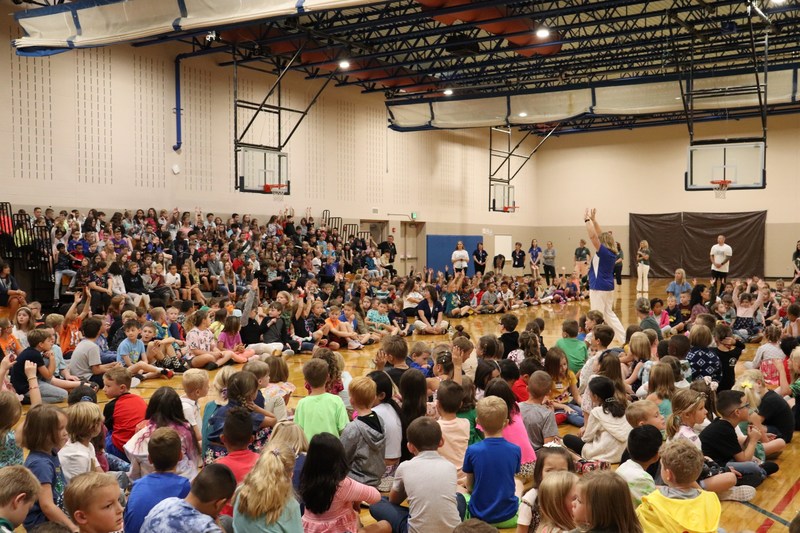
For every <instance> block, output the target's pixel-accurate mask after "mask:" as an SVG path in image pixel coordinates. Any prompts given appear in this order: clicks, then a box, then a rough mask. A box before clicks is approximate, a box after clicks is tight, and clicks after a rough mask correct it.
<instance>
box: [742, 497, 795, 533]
mask: <svg viewBox="0 0 800 533" xmlns="http://www.w3.org/2000/svg"><path fill="white" fill-rule="evenodd" d="M739 503H742V504H744V505H746V506H747V507H749V508H750V509H753V510H754V511H758V512H759V513H761V514H763V515H764V516H766V517H768V518H767V519H766V520H764V523H763V524H761V527H760V528H758V533H763V532H764V531H767V530H768V529H769V528H770V527H772V524H774V523H775V522H778V523H780V524H783V525H784V526H788V525H789V522H787V521H786V520H784V519H783V518H781V517H780V516H778V515H776V514H775V513H771V512H769V511H767V510H766V509H762V508H761V507H759V506H758V505H755V504H753V503H750V502H739ZM765 526H766V528H765V529H763V530H762V528H764V527H765Z"/></svg>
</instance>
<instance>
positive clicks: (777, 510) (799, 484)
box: [744, 479, 800, 533]
mask: <svg viewBox="0 0 800 533" xmlns="http://www.w3.org/2000/svg"><path fill="white" fill-rule="evenodd" d="M798 492H800V479H798V480H797V481H795V482H794V485H792V486H791V487H790V488H789V490H787V491H786V494H784V495H783V498H781V500H780V501H779V502H778V503H777V504H776V505H775V507H774V508H773V509H772V512H771V513H769V514H768V513H767V512H765V511H761V510H760V509H759V508H758V507H756V506H755V505H753V504H751V503H749V502H744V503H746V504H747V505H748V507H753V508H755V509H756V510H758V511H759V512H762V513H763V514H765V515H767V516H770V515H772V516H771V517H770V518H772V517H774V518H773V519H770V518H767V519H766V520H764V523H763V524H761V527H759V528H758V529H757V530H756V533H764V532H766V531H768V530H769V528H770V527H772V525H773V524H774V523H775V522H774V521H773V520H774V519H775V518H776V519H777V521H778V522H780V523H781V524H783V525H785V526H788V525H789V522H787V521H786V520H784V519H783V518H780V516H778V515H780V514H781V513H782V512H783V511H784V509H786V507H788V505H789V504H790V503H791V502H792V500H793V499H794V497H795V496H796V495H797V493H798Z"/></svg>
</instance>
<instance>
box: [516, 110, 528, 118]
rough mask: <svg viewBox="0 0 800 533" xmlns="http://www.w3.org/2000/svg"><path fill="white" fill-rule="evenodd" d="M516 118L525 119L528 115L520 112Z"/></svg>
mask: <svg viewBox="0 0 800 533" xmlns="http://www.w3.org/2000/svg"><path fill="white" fill-rule="evenodd" d="M518 116H519V117H520V118H525V117H527V116H528V114H527V113H526V112H525V111H522V112H520V114H519V115H518Z"/></svg>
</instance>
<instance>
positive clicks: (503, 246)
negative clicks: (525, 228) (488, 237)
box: [488, 235, 514, 264]
mask: <svg viewBox="0 0 800 533" xmlns="http://www.w3.org/2000/svg"><path fill="white" fill-rule="evenodd" d="M513 249H514V246H513V245H512V239H511V235H495V236H494V255H498V254H503V255H504V256H505V257H506V262H507V263H509V262H510V261H511V250H513ZM492 257H494V256H492ZM489 259H490V261H489V263H488V264H493V263H492V262H491V257H490V258H489Z"/></svg>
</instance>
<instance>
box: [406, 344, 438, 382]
mask: <svg viewBox="0 0 800 533" xmlns="http://www.w3.org/2000/svg"><path fill="white" fill-rule="evenodd" d="M430 361H431V345H430V344H428V343H427V342H422V341H420V342H415V343H414V345H413V346H412V347H411V350H410V351H409V354H408V358H406V363H408V368H416V369H417V370H419V371H420V372H422V373H423V374H425V377H426V378H430V377H433V370H432V369H431V364H430Z"/></svg>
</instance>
